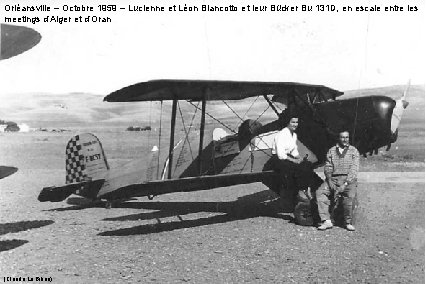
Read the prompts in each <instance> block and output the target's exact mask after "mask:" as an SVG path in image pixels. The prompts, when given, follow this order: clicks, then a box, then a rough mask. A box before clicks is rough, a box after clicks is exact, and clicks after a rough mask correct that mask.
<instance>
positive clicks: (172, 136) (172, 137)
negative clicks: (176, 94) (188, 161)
mask: <svg viewBox="0 0 426 284" xmlns="http://www.w3.org/2000/svg"><path fill="white" fill-rule="evenodd" d="M176 107H177V100H176V99H174V100H173V106H172V121H171V123H170V146H169V168H168V174H167V178H168V179H171V178H172V165H173V150H174V147H175V126H176Z"/></svg>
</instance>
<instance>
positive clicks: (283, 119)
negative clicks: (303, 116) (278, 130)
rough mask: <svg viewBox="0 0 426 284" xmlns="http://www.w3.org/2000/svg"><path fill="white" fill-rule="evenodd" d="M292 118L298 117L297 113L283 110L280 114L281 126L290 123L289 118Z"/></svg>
mask: <svg viewBox="0 0 426 284" xmlns="http://www.w3.org/2000/svg"><path fill="white" fill-rule="evenodd" d="M292 118H299V114H298V113H297V112H294V111H291V112H290V111H289V112H288V111H287V110H284V111H283V112H282V113H281V115H280V121H281V125H282V127H286V126H287V125H288V124H289V123H290V120H291V119H292Z"/></svg>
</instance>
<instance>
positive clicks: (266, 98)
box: [263, 95, 280, 117]
mask: <svg viewBox="0 0 426 284" xmlns="http://www.w3.org/2000/svg"><path fill="white" fill-rule="evenodd" d="M263 97H264V98H265V100H266V101H267V102H268V104H269V106H270V107H271V108H272V109H273V110H274V112H275V113H276V115H277V116H278V117H279V116H280V114H279V112H278V110H277V108H276V107H275V106H274V104H273V103H272V102H271V101H270V100H269V99H268V96H267V95H263Z"/></svg>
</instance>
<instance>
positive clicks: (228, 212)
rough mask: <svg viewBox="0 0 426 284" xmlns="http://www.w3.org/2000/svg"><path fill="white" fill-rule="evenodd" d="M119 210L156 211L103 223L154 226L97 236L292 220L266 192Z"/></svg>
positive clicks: (130, 204) (128, 205)
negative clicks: (258, 220)
mask: <svg viewBox="0 0 426 284" xmlns="http://www.w3.org/2000/svg"><path fill="white" fill-rule="evenodd" d="M116 207H118V208H133V209H145V210H156V211H154V212H148V213H139V214H131V215H125V216H120V217H115V218H105V219H103V220H104V221H134V220H151V219H156V220H157V223H156V224H145V225H140V226H135V227H131V228H124V229H118V230H113V231H106V232H102V233H99V234H98V235H100V236H129V235H145V234H152V233H160V232H167V231H173V230H176V229H183V228H193V227H199V226H204V225H212V224H219V223H226V222H230V221H235V220H245V219H249V218H256V217H272V218H280V219H284V220H289V221H291V222H293V218H292V217H291V216H290V215H288V214H284V213H283V212H282V207H281V204H280V201H279V198H277V197H276V195H275V194H273V193H272V192H271V191H269V190H265V191H262V192H258V193H254V194H250V195H246V196H243V197H239V198H238V199H237V200H236V201H230V202H127V203H122V204H120V205H118V206H116ZM200 212H210V213H215V215H214V216H212V217H206V218H199V219H195V220H184V219H183V218H182V215H187V214H193V213H200ZM173 216H176V217H177V218H178V219H179V220H178V221H172V222H166V223H162V222H161V220H160V219H161V218H167V217H173Z"/></svg>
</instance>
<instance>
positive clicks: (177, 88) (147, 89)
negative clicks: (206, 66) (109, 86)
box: [104, 80, 343, 102]
mask: <svg viewBox="0 0 426 284" xmlns="http://www.w3.org/2000/svg"><path fill="white" fill-rule="evenodd" d="M318 92H320V93H321V94H323V95H324V96H325V97H326V100H328V99H335V98H336V97H337V96H340V95H342V94H343V93H342V92H339V91H336V90H333V89H331V88H328V87H325V86H321V85H308V84H301V83H288V82H241V81H210V80H154V81H148V82H142V83H138V84H135V85H131V86H128V87H125V88H123V89H121V90H118V91H115V92H113V93H111V94H109V95H108V96H106V97H105V98H104V101H108V102H132V101H162V100H192V101H200V100H203V99H205V100H241V99H245V98H248V97H253V96H259V95H275V97H281V96H284V97H286V96H288V95H289V94H291V93H295V94H311V93H315V94H317V93H318Z"/></svg>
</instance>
